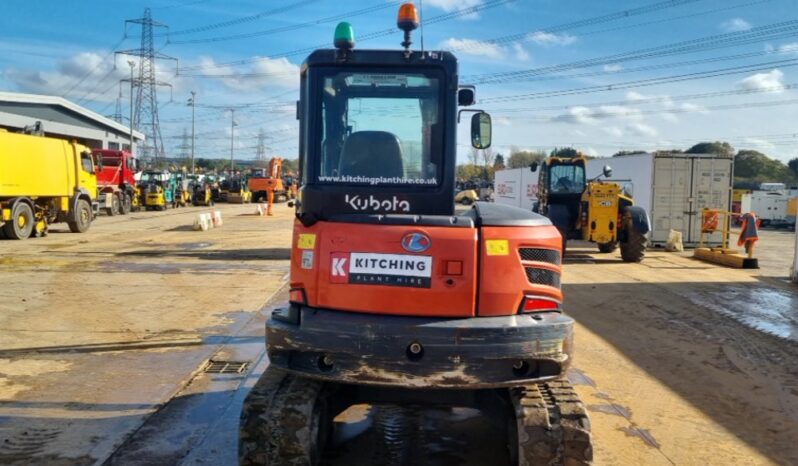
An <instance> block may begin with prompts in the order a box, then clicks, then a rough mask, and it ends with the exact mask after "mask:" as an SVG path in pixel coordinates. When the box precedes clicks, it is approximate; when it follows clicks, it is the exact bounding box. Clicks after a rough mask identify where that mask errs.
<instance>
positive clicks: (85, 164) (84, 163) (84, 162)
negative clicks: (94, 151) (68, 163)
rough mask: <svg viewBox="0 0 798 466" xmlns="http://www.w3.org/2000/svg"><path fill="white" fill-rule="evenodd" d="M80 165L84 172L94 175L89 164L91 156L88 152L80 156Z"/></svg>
mask: <svg viewBox="0 0 798 466" xmlns="http://www.w3.org/2000/svg"><path fill="white" fill-rule="evenodd" d="M80 164H81V168H83V171H84V172H87V173H94V164H93V163H92V162H91V154H89V153H88V152H84V153H82V154H80Z"/></svg>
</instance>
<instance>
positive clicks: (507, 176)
mask: <svg viewBox="0 0 798 466" xmlns="http://www.w3.org/2000/svg"><path fill="white" fill-rule="evenodd" d="M494 186H495V187H496V190H495V191H494V193H493V202H496V203H497V204H505V205H511V206H515V207H521V208H522V209H527V210H532V205H533V204H534V203H535V202H536V201H537V200H538V172H533V171H532V170H530V169H529V168H528V167H527V168H512V169H509V170H501V171H497V172H496V174H495V182H494Z"/></svg>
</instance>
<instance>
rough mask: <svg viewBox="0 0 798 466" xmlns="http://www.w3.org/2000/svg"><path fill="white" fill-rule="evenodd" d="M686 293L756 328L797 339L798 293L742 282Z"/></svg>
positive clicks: (784, 337)
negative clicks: (735, 284) (736, 284)
mask: <svg viewBox="0 0 798 466" xmlns="http://www.w3.org/2000/svg"><path fill="white" fill-rule="evenodd" d="M685 297H686V298H687V299H689V300H690V301H692V302H693V303H694V304H697V305H699V306H702V307H705V308H707V309H711V310H713V311H715V312H718V313H720V314H723V315H725V316H728V317H731V318H733V319H735V320H737V321H738V322H740V323H742V324H744V325H746V326H748V327H751V328H753V329H755V330H759V331H761V332H764V333H767V334H770V335H774V336H776V337H779V338H783V339H786V340H791V341H798V294H795V293H790V292H787V291H784V290H779V289H775V288H767V287H764V286H756V285H754V286H751V285H747V284H743V285H738V286H720V287H718V288H717V289H715V290H709V291H697V292H693V291H688V292H687V293H685Z"/></svg>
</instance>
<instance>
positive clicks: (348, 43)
mask: <svg viewBox="0 0 798 466" xmlns="http://www.w3.org/2000/svg"><path fill="white" fill-rule="evenodd" d="M334 44H335V48H337V49H342V50H351V49H353V48H355V31H354V30H353V29H352V25H351V24H349V23H347V22H346V21H344V22H342V23H338V26H336V27H335V41H334Z"/></svg>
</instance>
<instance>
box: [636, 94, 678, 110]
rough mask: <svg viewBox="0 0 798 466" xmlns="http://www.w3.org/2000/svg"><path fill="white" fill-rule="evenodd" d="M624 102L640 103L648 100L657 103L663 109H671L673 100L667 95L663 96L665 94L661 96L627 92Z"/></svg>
mask: <svg viewBox="0 0 798 466" xmlns="http://www.w3.org/2000/svg"><path fill="white" fill-rule="evenodd" d="M626 100H628V101H631V102H641V101H646V100H648V101H652V102H659V103H661V104H662V106H663V107H665V108H671V107H673V99H671V97H670V96H669V95H665V94H662V95H654V94H650V95H646V94H641V93H640V92H637V91H629V92H627V93H626Z"/></svg>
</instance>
